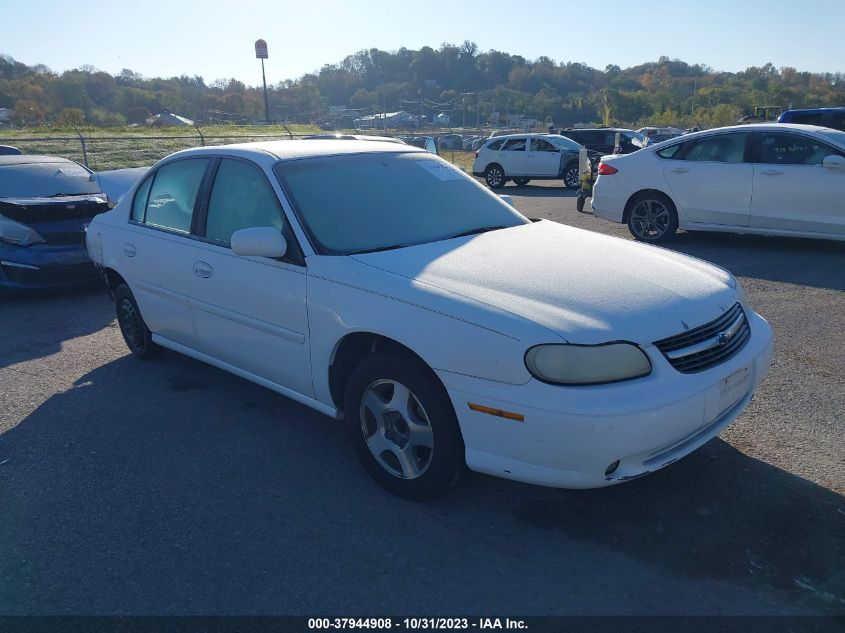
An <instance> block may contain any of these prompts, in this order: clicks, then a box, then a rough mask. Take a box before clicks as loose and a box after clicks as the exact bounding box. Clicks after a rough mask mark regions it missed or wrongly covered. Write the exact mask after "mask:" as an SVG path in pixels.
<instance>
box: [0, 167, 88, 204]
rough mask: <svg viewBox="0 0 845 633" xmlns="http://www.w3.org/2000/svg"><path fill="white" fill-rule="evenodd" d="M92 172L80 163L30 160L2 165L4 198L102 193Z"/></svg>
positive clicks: (0, 175) (0, 195) (0, 180)
mask: <svg viewBox="0 0 845 633" xmlns="http://www.w3.org/2000/svg"><path fill="white" fill-rule="evenodd" d="M90 178H91V173H90V172H89V171H88V170H87V169H85V168H84V167H82V166H81V165H77V164H76V163H70V162H56V163H30V164H25V165H4V166H2V167H0V198H52V197H58V196H63V195H65V196H80V195H87V194H95V193H100V185H99V183H97V182H96V180H94V181H92V180H90Z"/></svg>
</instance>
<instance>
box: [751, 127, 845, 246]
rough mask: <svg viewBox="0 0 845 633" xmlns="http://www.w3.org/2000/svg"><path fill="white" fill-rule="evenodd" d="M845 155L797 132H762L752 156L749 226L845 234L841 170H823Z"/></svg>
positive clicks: (843, 173)
mask: <svg viewBox="0 0 845 633" xmlns="http://www.w3.org/2000/svg"><path fill="white" fill-rule="evenodd" d="M831 155H837V156H845V152H842V151H841V150H838V149H836V148H834V147H833V146H831V145H828V144H827V143H824V142H822V141H819V140H817V139H815V138H814V137H812V136H809V135H803V134H799V133H795V132H783V131H772V132H760V133H758V134H757V136H756V143H755V153H754V199H753V200H752V203H751V226H753V227H758V228H765V229H775V230H787V231H812V232H816V233H832V234H835V235H842V234H845V202H843V201H845V171H843V170H842V169H828V168H825V167H822V161H823V160H824V158H825V157H826V156H831Z"/></svg>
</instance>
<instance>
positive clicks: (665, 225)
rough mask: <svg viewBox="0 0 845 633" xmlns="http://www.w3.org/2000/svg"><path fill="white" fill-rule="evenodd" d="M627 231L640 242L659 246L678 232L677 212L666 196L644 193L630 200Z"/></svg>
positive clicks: (653, 192) (656, 193)
mask: <svg viewBox="0 0 845 633" xmlns="http://www.w3.org/2000/svg"><path fill="white" fill-rule="evenodd" d="M630 204H631V209H630V211H629V212H628V230H629V231H630V232H631V235H633V236H634V238H635V239H637V240H639V241H640V242H645V243H647V244H661V243H663V242H665V241H667V240H668V239H670V238H671V237H672V236H673V235H674V234H675V231H677V230H678V211H677V210H676V209H675V205H674V203H673V202H672V201H671V200H670V199H669V197H668V196H666V195H665V194H662V193H660V192H657V191H644V192H642V193H639V194H637V195H636V196H635V197H634V198H633V200H631V203H630Z"/></svg>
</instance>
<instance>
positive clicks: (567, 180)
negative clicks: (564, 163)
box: [563, 167, 581, 189]
mask: <svg viewBox="0 0 845 633" xmlns="http://www.w3.org/2000/svg"><path fill="white" fill-rule="evenodd" d="M563 184H564V185H566V186H567V187H568V188H569V189H574V188H575V187H577V186H578V185H580V184H581V172H580V171H579V170H578V168H577V167H570V168H569V169H567V170H566V173H564V175H563Z"/></svg>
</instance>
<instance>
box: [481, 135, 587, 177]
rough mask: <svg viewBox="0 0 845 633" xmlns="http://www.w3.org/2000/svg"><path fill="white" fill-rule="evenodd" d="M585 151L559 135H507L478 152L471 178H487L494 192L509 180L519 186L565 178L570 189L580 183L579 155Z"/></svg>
mask: <svg viewBox="0 0 845 633" xmlns="http://www.w3.org/2000/svg"><path fill="white" fill-rule="evenodd" d="M582 149H584V148H583V146H581V145H579V144H578V143H576V142H575V141H573V140H572V139H569V138H566V137H565V136H560V135H559V134H508V135H505V136H497V137H495V138H490V139H488V141H487V142H486V143H485V144H484V145H483V146H482V147H481V148H479V150H478V151H477V152H476V153H475V160H474V161H473V162H472V175H473V176H480V177H483V178H484V181H485V182H486V183H487V186H488V187H490V188H491V189H501V188H502V187H504V186H505V183H507V182H508V180H513V182H514V183H515V184H516V185H517V186H522V185H526V184H528V182H529V181H531V180H550V179H558V178H560V179H562V180H563V183H564V185H565V186H566V188H567V189H574V188H576V187H578V186H579V185H580V184H581V180H580V175H579V172H578V152H579V151H580V150H582Z"/></svg>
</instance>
